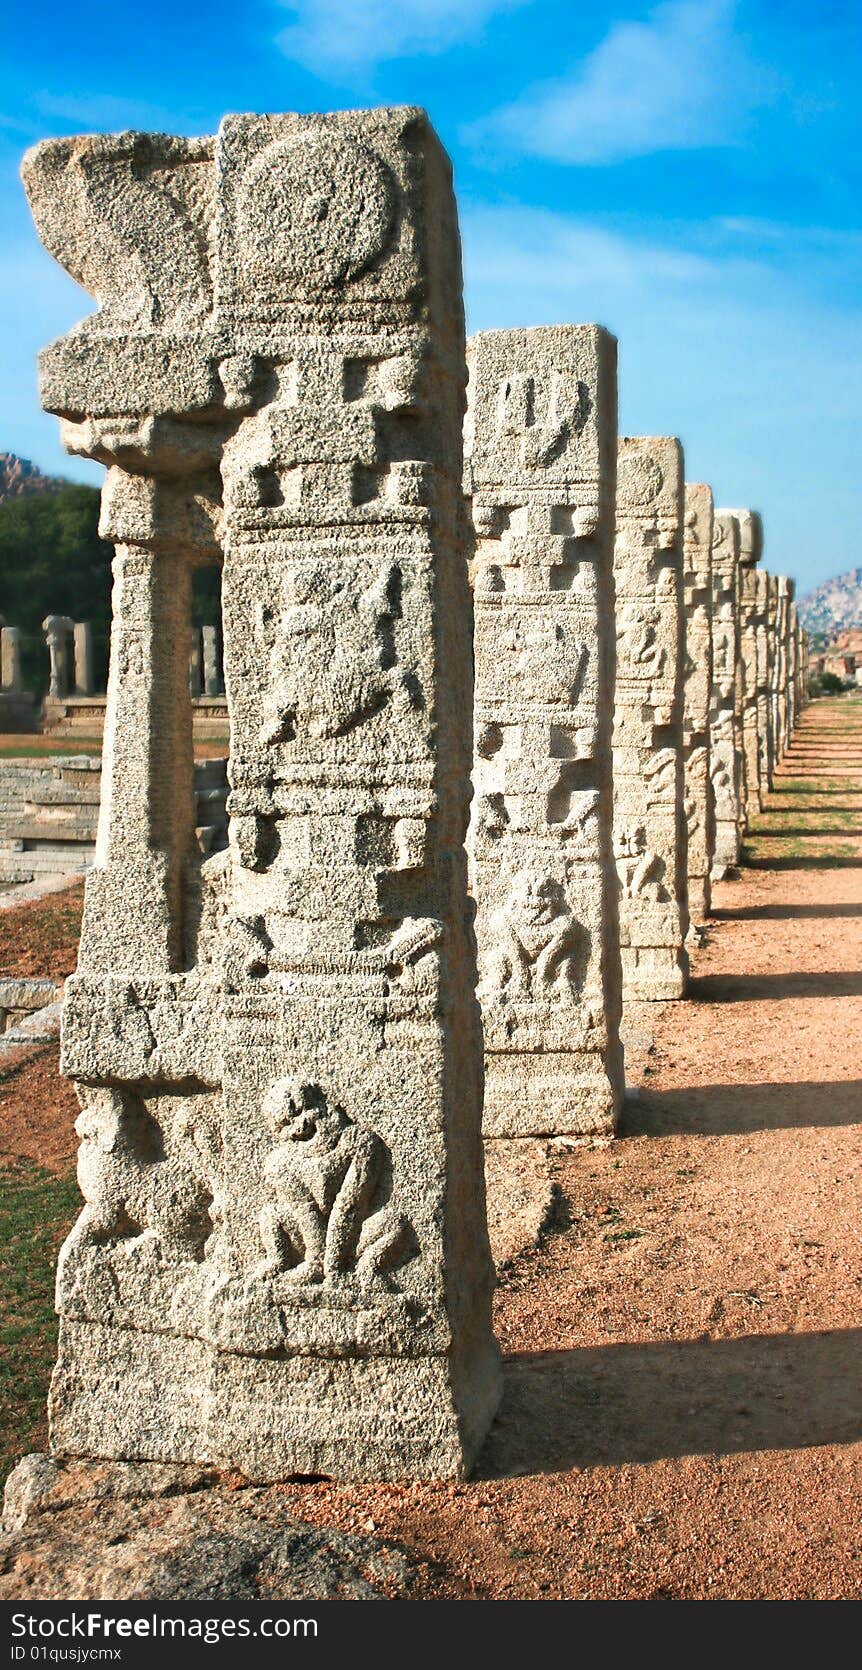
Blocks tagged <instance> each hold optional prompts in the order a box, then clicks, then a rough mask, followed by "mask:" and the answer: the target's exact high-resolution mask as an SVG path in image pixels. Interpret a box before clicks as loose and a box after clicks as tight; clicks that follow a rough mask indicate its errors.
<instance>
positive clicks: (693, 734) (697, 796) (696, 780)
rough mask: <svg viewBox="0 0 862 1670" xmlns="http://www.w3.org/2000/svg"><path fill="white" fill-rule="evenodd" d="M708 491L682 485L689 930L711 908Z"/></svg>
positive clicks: (712, 833) (699, 486) (700, 486)
mask: <svg viewBox="0 0 862 1670" xmlns="http://www.w3.org/2000/svg"><path fill="white" fill-rule="evenodd" d="M712 518H713V502H712V492H711V489H710V488H709V487H706V486H704V485H703V483H701V482H690V481H687V482H686V484H685V527H684V536H683V592H684V598H685V683H684V690H683V768H684V773H685V813H686V833H687V838H688V842H687V852H688V908H689V915H690V918H691V922H692V924H693V926H698V925H700V924H701V923H703V922H704V921H705V919H706V917H707V916H708V915H709V908H710V902H711V901H710V872H711V870H712V862H713V856H714V852H715V805H714V801H713V791H712V779H711V777H710V774H709V698H710V689H711V685H712Z"/></svg>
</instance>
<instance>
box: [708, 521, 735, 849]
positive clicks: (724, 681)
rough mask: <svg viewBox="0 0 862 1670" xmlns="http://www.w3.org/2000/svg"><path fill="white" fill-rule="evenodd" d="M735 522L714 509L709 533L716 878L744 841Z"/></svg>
mask: <svg viewBox="0 0 862 1670" xmlns="http://www.w3.org/2000/svg"><path fill="white" fill-rule="evenodd" d="M738 604H739V525H738V523H737V521H736V518H735V516H734V515H733V512H732V511H728V510H716V512H715V517H714V521H713V534H712V700H711V704H710V722H709V749H710V768H709V769H710V776H711V778H712V789H713V796H714V800H715V862H714V865H713V877H714V879H715V880H718V881H720V880H721V879H722V877H723V876H725V875H726V874H727V872H728V870H731V869H734V868H735V866H736V865H737V864H738V863H739V856H740V849H741V844H742V821H741V820H742V726H741V722H740V721H741V695H740V664H739V607H738Z"/></svg>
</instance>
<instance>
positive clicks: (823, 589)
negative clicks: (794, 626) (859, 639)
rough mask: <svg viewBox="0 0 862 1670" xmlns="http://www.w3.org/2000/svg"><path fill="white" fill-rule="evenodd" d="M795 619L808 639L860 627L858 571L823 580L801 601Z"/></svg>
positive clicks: (861, 607) (861, 605)
mask: <svg viewBox="0 0 862 1670" xmlns="http://www.w3.org/2000/svg"><path fill="white" fill-rule="evenodd" d="M799 618H800V620H801V621H802V625H803V626H804V627H806V629H807V630H808V631H809V632H810V633H811V634H812V635H814V634H815V633H816V634H817V635H818V636H822V637H824V638H834V637H835V636H836V634H837V633H839V632H846V631H847V630H848V629H850V628H852V627H862V568H851V569H849V570H848V572H847V573H846V574H839V576H838V578H837V579H836V580H824V582H823V584H822V586H815V588H814V590H813V591H810V592H809V593H808V594H807V596H806V597H801V598H800V599H799Z"/></svg>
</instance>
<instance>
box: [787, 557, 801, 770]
mask: <svg viewBox="0 0 862 1670" xmlns="http://www.w3.org/2000/svg"><path fill="white" fill-rule="evenodd" d="M794 589H795V583H794ZM787 649H788V666H787V703H788V712H787V740H788V742H792V740H793V733H794V731H795V730H796V726H797V723H798V721H799V616H798V615H797V612H796V604H795V603H794V601H793V600H792V599H791V602H790V626H789V632H788V644H787Z"/></svg>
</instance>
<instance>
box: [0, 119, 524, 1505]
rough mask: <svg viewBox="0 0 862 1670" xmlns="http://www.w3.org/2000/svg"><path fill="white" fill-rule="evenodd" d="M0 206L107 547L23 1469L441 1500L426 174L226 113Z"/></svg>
mask: <svg viewBox="0 0 862 1670" xmlns="http://www.w3.org/2000/svg"><path fill="white" fill-rule="evenodd" d="M25 179H26V183H27V188H28V192H29V195H30V198H31V202H32V204H33V208H34V214H35V218H36V221H37V224H38V226H39V229H40V231H41V233H42V235H43V238H44V240H45V242H46V243H47V245H48V247H49V248H50V249H51V250H52V251H53V253H54V254H56V255H57V256H58V258H59V259H60V260H61V261H62V262H63V264H64V265H65V266H66V267H67V268H68V270H69V271H71V272H73V273H74V274H75V275H76V276H77V277H78V278H79V279H81V280H82V281H83V282H84V283H85V284H86V285H87V287H88V288H89V289H90V290H91V291H92V292H93V293H94V294H96V295H97V296H98V297H99V299H100V303H101V308H100V311H99V313H98V314H96V315H95V316H94V317H93V318H92V319H90V320H88V321H86V322H85V323H84V325H83V326H81V327H79V329H78V330H77V331H75V332H73V333H72V334H71V335H70V336H68V337H66V338H64V339H63V340H62V341H60V342H58V343H55V344H53V345H52V346H51V347H50V348H48V349H47V350H46V351H45V353H44V354H43V355H42V359H41V376H42V396H43V402H44V403H45V404H46V405H47V406H48V407H49V408H50V409H52V410H54V411H57V412H59V413H60V415H61V416H62V418H63V431H64V437H65V440H66V443H67V445H68V446H70V448H71V449H72V450H73V451H78V452H82V453H85V454H87V455H89V456H92V457H96V458H98V459H100V460H102V461H103V462H105V463H106V464H107V465H108V475H107V481H106V486H105V490H104V494H103V507H102V531H103V533H104V535H105V537H108V538H110V539H112V540H113V541H114V542H115V543H116V545H117V557H116V563H115V585H114V620H113V629H112V638H111V669H110V677H109V689H108V707H107V717H106V726H105V752H104V787H103V795H102V804H101V814H100V822H99V832H98V840H97V850H96V859H95V869H94V871H93V874H92V876H91V877H90V879H89V881H88V885H87V894H86V903H85V910H84V924H83V933H82V940H81V953H80V962H79V971H78V974H77V975H76V976H75V977H73V978H72V980H71V981H70V982H69V984H68V987H67V998H66V1008H65V1014H64V1054H63V1061H64V1066H65V1070H66V1071H67V1072H68V1073H70V1074H71V1075H72V1076H74V1077H75V1078H77V1079H78V1080H79V1096H80V1099H81V1102H82V1110H83V1111H82V1115H81V1119H80V1122H79V1132H80V1135H81V1139H82V1146H81V1152H80V1163H79V1176H80V1179H81V1185H82V1189H83V1193H84V1197H85V1200H86V1202H87V1204H86V1207H85V1210H84V1212H83V1214H82V1216H81V1218H80V1220H79V1222H78V1225H77V1226H76V1228H75V1229H74V1231H73V1233H72V1235H71V1237H70V1239H69V1240H68V1241H67V1243H66V1245H65V1247H64V1249H63V1251H62V1254H61V1257H60V1264H59V1270H58V1290H57V1291H58V1308H59V1311H60V1316H61V1327H60V1348H59V1360H58V1364H57V1368H56V1372H55V1376H54V1381H53V1387H52V1395H51V1421H52V1444H53V1447H54V1449H55V1450H56V1451H57V1452H59V1453H84V1454H90V1455H102V1456H114V1457H120V1458H126V1459H135V1458H150V1459H154V1460H160V1461H168V1462H187V1461H194V1462H208V1463H215V1464H219V1465H229V1466H234V1467H238V1468H240V1469H242V1470H243V1471H244V1472H245V1473H246V1474H247V1475H248V1476H249V1477H252V1478H254V1479H272V1478H278V1477H282V1476H284V1475H285V1474H289V1473H292V1472H324V1473H332V1474H336V1475H338V1476H340V1477H353V1478H356V1477H365V1478H384V1477H389V1478H391V1477H398V1476H402V1475H405V1474H414V1475H415V1474H420V1475H421V1474H425V1475H437V1476H452V1475H458V1474H462V1473H463V1472H464V1471H465V1470H466V1468H467V1467H468V1466H469V1465H470V1462H471V1460H472V1458H473V1457H474V1455H475V1454H476V1452H477V1449H478V1447H479V1445H480V1443H481V1441H482V1439H483V1437H484V1434H485V1431H486V1429H487V1426H488V1424H489V1421H490V1419H491V1417H492V1415H493V1412H494V1409H495V1407H496V1404H497V1401H498V1398H499V1395H500V1373H499V1361H498V1353H497V1348H496V1345H495V1343H494V1341H493V1338H492V1335H491V1331H490V1293H491V1284H492V1278H493V1270H492V1265H491V1258H490V1252H489V1247H488V1237H487V1228H486V1223H485V1210H484V1179H483V1160H482V1149H481V1085H482V1048H481V1033H480V1016H479V1009H478V1005H477V1003H476V1001H475V996H474V984H475V965H474V961H473V953H472V944H471V939H470V931H469V915H468V897H467V887H466V861H465V854H464V834H465V828H466V822H467V811H468V800H469V768H470V713H471V707H472V692H471V681H470V671H471V658H470V641H469V621H470V607H469V586H468V577H467V566H466V561H465V531H464V519H463V517H464V513H463V500H462V496H461V469H462V447H461V424H462V414H463V406H464V340H463V323H462V312H461V297H460V271H459V252H458V238H457V227H456V217H455V208H454V200H453V197H452V190H451V179H450V169H449V165H448V162H447V159H446V157H445V155H444V154H443V152H442V151H441V150H440V148H439V145H438V144H437V141H436V139H435V138H434V136H433V134H432V132H431V131H430V129H429V127H428V123H427V119H426V118H425V117H424V115H423V113H422V112H420V111H416V110H411V109H395V110H380V111H363V112H349V113H342V114H338V115H334V116H326V117H318V116H308V117H306V116H299V115H283V116H266V117H262V116H231V117H227V118H226V119H225V121H224V123H223V124H222V128H221V131H220V134H219V137H218V140H217V142H215V141H213V140H209V139H208V140H202V141H190V140H185V139H173V138H167V137H165V136H163V135H129V134H126V135H120V136H118V137H106V138H102V137H97V138H79V139H73V140H57V141H50V142H48V143H47V144H46V145H43V146H41V147H39V148H37V150H36V151H35V152H34V153H31V155H30V157H29V159H28V161H27V163H26V165H25ZM94 224H96V225H97V226H98V228H99V237H98V239H94V237H93V225H94ZM82 413H83V414H86V416H84V417H82V416H81V414H82ZM222 561H223V564H224V568H223V585H222V606H223V632H224V662H225V679H226V686H227V701H228V708H229V712H230V721H231V746H232V752H231V759H230V766H229V778H230V783H231V794H230V798H229V802H228V812H229V817H230V847H229V851H228V852H227V853H225V852H221V853H217V854H216V855H215V856H214V857H212V858H208V859H202V857H201V855H200V852H199V850H197V849H196V845H195V839H194V830H195V823H194V819H195V808H194V797H193V791H192V743H191V735H192V733H191V707H190V698H189V690H188V648H189V628H190V620H191V570H192V566H193V565H194V564H195V563H209V562H222Z"/></svg>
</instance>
